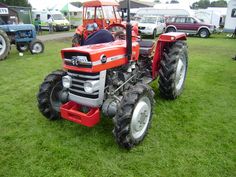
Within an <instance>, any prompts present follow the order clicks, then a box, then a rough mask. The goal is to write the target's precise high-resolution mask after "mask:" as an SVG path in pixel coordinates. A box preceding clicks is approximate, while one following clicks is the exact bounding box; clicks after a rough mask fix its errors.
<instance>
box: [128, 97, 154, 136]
mask: <svg viewBox="0 0 236 177" xmlns="http://www.w3.org/2000/svg"><path fill="white" fill-rule="evenodd" d="M150 116H151V102H150V99H149V98H148V97H146V96H145V97H142V98H141V99H140V100H139V102H138V103H137V105H136V106H135V109H134V111H133V115H132V119H131V124H130V132H131V136H132V138H134V139H139V138H140V137H142V136H143V134H144V133H145V131H146V129H147V126H148V123H149V120H150Z"/></svg>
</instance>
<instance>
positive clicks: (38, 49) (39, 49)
mask: <svg viewBox="0 0 236 177" xmlns="http://www.w3.org/2000/svg"><path fill="white" fill-rule="evenodd" d="M42 50H43V47H42V45H41V44H40V43H35V44H34V46H33V50H32V51H33V53H40V52H42Z"/></svg>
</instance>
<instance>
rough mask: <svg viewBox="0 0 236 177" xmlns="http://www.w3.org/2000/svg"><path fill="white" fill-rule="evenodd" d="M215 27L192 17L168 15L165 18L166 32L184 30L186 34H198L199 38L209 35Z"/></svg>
mask: <svg viewBox="0 0 236 177" xmlns="http://www.w3.org/2000/svg"><path fill="white" fill-rule="evenodd" d="M215 30H216V27H215V26H214V25H212V24H207V23H203V22H202V21H200V20H199V19H197V18H194V17H188V16H186V17H169V18H167V19H166V32H167V33H168V32H176V31H179V32H185V33H186V34H191V35H199V36H200V37H201V38H207V37H209V36H210V35H211V34H212V33H213V32H214V31H215Z"/></svg>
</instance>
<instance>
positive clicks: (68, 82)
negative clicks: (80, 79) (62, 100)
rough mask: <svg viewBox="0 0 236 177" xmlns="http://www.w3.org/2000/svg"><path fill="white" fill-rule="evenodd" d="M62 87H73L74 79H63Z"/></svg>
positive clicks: (67, 77) (66, 77)
mask: <svg viewBox="0 0 236 177" xmlns="http://www.w3.org/2000/svg"><path fill="white" fill-rule="evenodd" d="M62 85H63V87H65V88H70V87H71V85H72V79H71V77H70V76H64V77H62Z"/></svg>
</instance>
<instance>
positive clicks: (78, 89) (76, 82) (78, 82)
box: [68, 71, 100, 99]
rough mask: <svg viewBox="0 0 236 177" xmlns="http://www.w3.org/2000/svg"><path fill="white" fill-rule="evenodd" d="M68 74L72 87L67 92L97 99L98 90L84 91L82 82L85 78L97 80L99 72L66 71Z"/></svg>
mask: <svg viewBox="0 0 236 177" xmlns="http://www.w3.org/2000/svg"><path fill="white" fill-rule="evenodd" d="M68 75H69V76H70V77H71V78H72V87H71V88H70V89H69V92H70V93H72V94H73V95H76V96H80V97H85V98H91V99H97V98H98V97H99V91H96V92H94V93H91V94H89V93H86V92H85V90H84V83H85V82H86V81H87V80H95V81H96V80H99V78H100V73H83V72H74V71H68Z"/></svg>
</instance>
